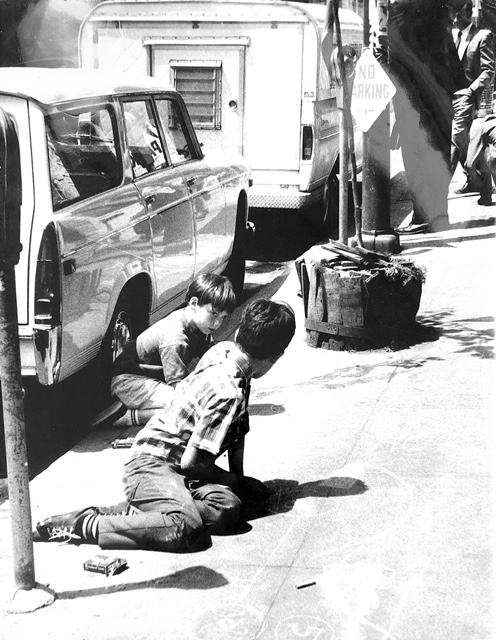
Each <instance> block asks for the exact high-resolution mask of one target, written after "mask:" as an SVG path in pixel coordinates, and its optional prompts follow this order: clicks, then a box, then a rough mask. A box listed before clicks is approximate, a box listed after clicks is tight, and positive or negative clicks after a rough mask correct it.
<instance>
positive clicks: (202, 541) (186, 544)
mask: <svg viewBox="0 0 496 640" xmlns="http://www.w3.org/2000/svg"><path fill="white" fill-rule="evenodd" d="M163 518H164V526H162V527H160V528H159V529H156V530H155V536H154V540H153V542H152V546H153V548H154V549H155V550H156V551H167V552H169V553H188V552H193V551H203V550H204V549H207V548H208V547H209V546H210V545H211V541H210V536H209V534H208V533H207V530H206V528H205V526H204V525H203V523H202V522H201V521H198V522H196V521H191V520H189V519H186V518H184V517H183V516H180V515H179V514H177V515H165V514H163Z"/></svg>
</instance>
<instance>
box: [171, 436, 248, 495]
mask: <svg viewBox="0 0 496 640" xmlns="http://www.w3.org/2000/svg"><path fill="white" fill-rule="evenodd" d="M215 460H216V457H215V456H214V455H213V454H212V453H209V452H208V451H204V450H203V449H198V448H197V447H195V446H194V445H192V444H191V443H188V445H187V446H186V449H185V450H184V453H183V456H182V458H181V470H182V471H183V472H184V474H185V475H186V476H187V477H188V478H192V479H194V480H201V481H202V482H208V483H211V484H223V485H225V486H228V487H231V489H232V490H233V491H234V492H235V493H238V491H239V488H240V485H241V478H242V474H237V473H234V472H233V471H225V470H224V469H221V467H218V466H217V465H216V464H215Z"/></svg>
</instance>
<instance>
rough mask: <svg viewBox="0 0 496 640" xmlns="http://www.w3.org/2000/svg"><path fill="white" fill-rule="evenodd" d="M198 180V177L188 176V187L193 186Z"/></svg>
mask: <svg viewBox="0 0 496 640" xmlns="http://www.w3.org/2000/svg"><path fill="white" fill-rule="evenodd" d="M195 182H196V178H195V177H193V178H186V184H187V185H188V187H192V186H193V185H194V184H195Z"/></svg>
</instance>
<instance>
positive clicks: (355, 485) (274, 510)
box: [243, 476, 368, 521]
mask: <svg viewBox="0 0 496 640" xmlns="http://www.w3.org/2000/svg"><path fill="white" fill-rule="evenodd" d="M264 484H265V485H266V486H267V487H268V488H269V489H270V496H269V499H268V500H267V501H266V502H262V503H260V502H258V503H248V504H246V505H244V509H243V515H244V517H245V519H246V520H247V521H250V520H257V519H258V518H264V517H267V516H271V515H277V514H280V513H287V512H288V511H291V510H292V509H293V507H294V505H295V502H296V501H297V500H301V499H303V498H337V497H342V496H355V495H359V494H361V493H365V491H367V490H368V486H367V485H366V484H365V482H363V481H362V480H359V479H358V478H348V477H342V476H336V477H330V478H324V479H323V480H315V481H313V482H304V483H303V484H299V482H298V481H297V480H284V479H280V478H278V479H275V480H268V481H267V482H265V483H264Z"/></svg>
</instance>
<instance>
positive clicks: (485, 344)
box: [421, 310, 494, 360]
mask: <svg viewBox="0 0 496 640" xmlns="http://www.w3.org/2000/svg"><path fill="white" fill-rule="evenodd" d="M421 319H422V323H423V326H425V327H427V328H429V327H431V328H432V330H435V331H436V332H438V334H439V336H443V337H445V338H448V339H450V340H454V341H456V342H457V343H458V347H459V348H458V349H456V351H455V353H464V354H466V355H471V356H474V357H476V358H481V359H483V360H486V359H492V358H494V327H490V328H481V327H480V325H481V324H488V323H491V324H493V323H494V317H493V316H482V317H476V318H455V317H454V316H453V314H452V312H451V311H449V310H446V311H439V312H437V313H428V314H425V315H424V316H422V318H421ZM472 325H475V326H472Z"/></svg>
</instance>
